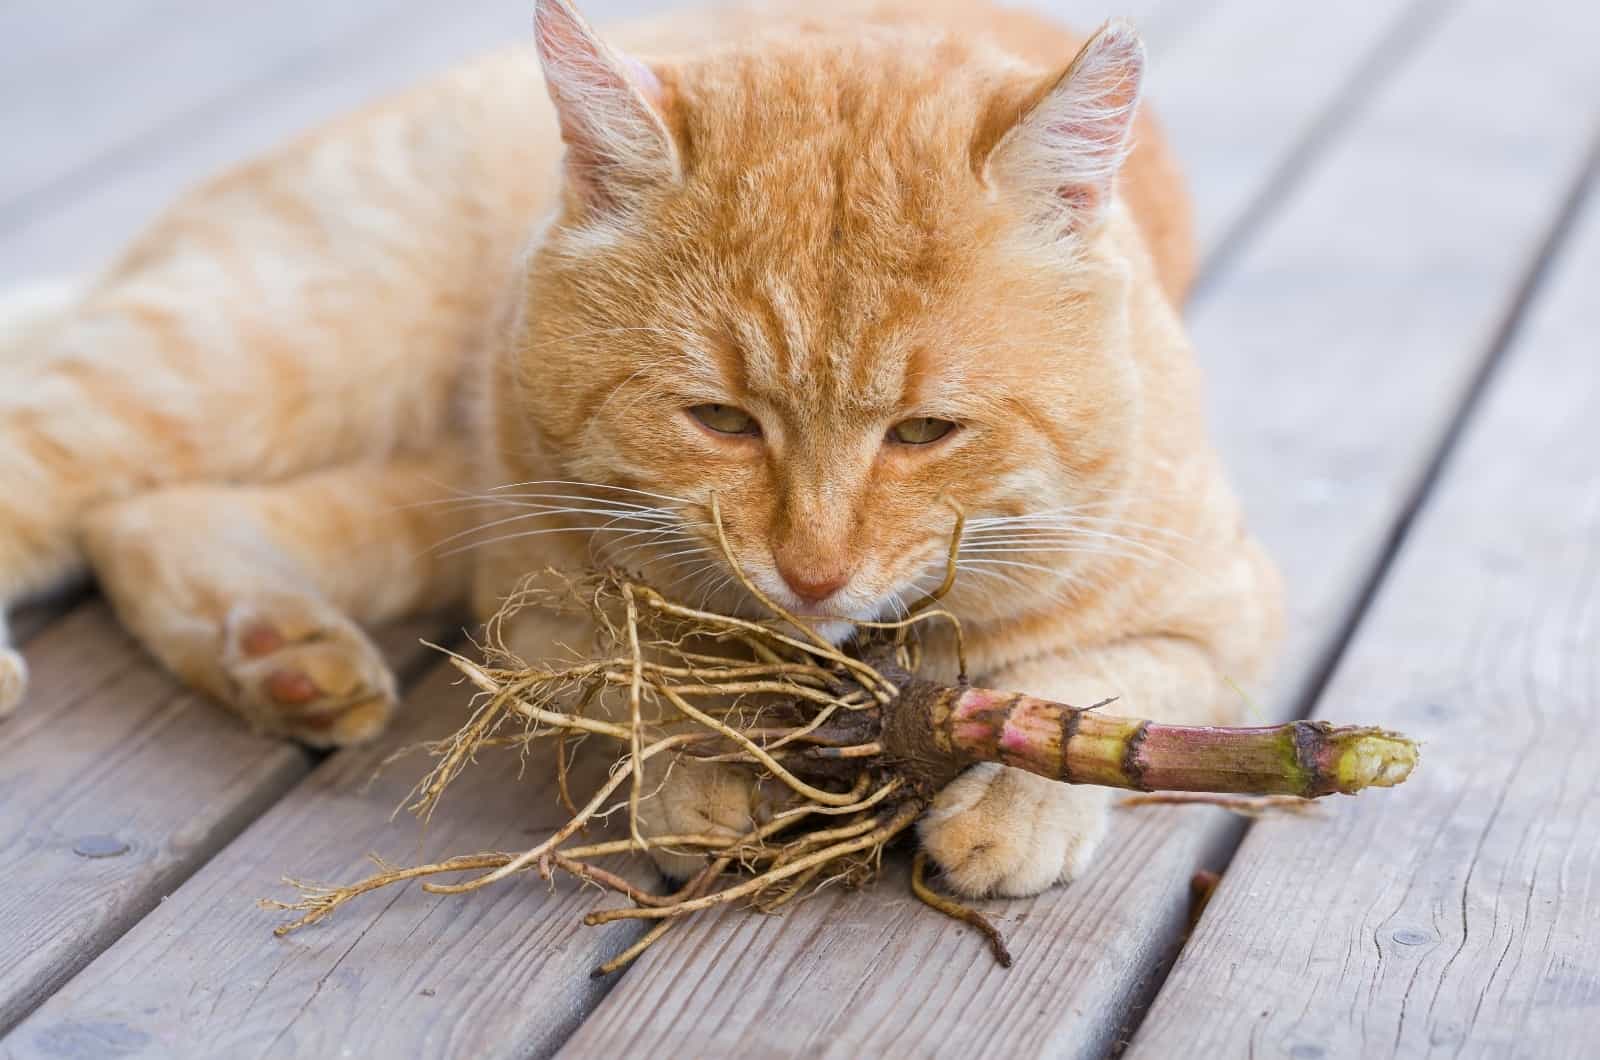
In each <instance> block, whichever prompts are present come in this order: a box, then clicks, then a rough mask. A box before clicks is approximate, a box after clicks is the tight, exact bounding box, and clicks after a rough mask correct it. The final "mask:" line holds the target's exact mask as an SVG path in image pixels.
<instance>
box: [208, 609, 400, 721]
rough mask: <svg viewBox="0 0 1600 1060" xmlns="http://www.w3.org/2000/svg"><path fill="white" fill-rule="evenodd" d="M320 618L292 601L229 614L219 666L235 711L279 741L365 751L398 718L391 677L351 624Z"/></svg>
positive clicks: (330, 616)
mask: <svg viewBox="0 0 1600 1060" xmlns="http://www.w3.org/2000/svg"><path fill="white" fill-rule="evenodd" d="M322 610H323V609H322V608H320V607H317V606H316V605H315V604H313V603H311V602H302V601H298V600H295V599H293V598H289V599H286V600H283V601H275V602H274V603H273V604H271V605H268V606H264V607H263V606H239V607H235V608H234V609H233V610H232V611H231V612H230V613H229V615H228V620H227V624H226V628H225V630H224V636H223V640H224V644H223V658H222V663H223V668H224V670H225V671H226V673H227V676H228V680H229V681H230V683H231V684H232V686H233V689H234V704H235V706H236V707H237V708H238V709H239V710H240V711H241V712H242V713H243V714H244V715H245V717H246V718H247V719H249V720H250V721H251V722H253V723H255V724H256V725H257V726H259V727H260V728H262V729H264V730H265V731H267V732H271V733H273V734H275V735H282V736H289V737H292V738H294V739H296V740H299V741H301V742H303V743H307V744H311V745H313V746H316V747H345V746H349V745H351V744H358V743H364V742H366V741H368V740H370V739H372V738H373V737H375V736H377V735H378V734H379V733H380V732H382V731H383V728H384V726H385V725H386V724H387V723H388V721H389V718H390V716H391V715H392V714H393V713H394V708H395V703H396V701H397V697H396V693H395V681H394V675H393V674H391V673H390V671H389V668H388V665H387V664H386V663H385V662H384V660H383V656H382V655H381V654H380V653H379V651H378V649H377V648H376V647H375V646H374V645H373V644H372V642H371V641H370V640H368V639H367V637H366V635H365V634H364V633H362V632H361V631H360V630H359V629H358V628H356V626H355V625H354V624H353V623H351V622H349V621H347V620H345V619H343V618H341V617H339V616H338V615H334V614H324V613H320V612H321V611H322Z"/></svg>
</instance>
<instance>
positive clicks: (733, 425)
mask: <svg viewBox="0 0 1600 1060" xmlns="http://www.w3.org/2000/svg"><path fill="white" fill-rule="evenodd" d="M689 415H691V416H693V417H694V418H695V419H697V420H699V421H700V422H701V423H702V424H704V425H705V426H706V427H709V428H710V429H711V430H713V431H716V432H717V433H718V434H742V435H748V436H752V437H753V436H755V435H758V434H760V433H761V425H760V424H758V423H756V418H755V417H754V416H752V415H750V414H749V413H748V412H746V411H745V410H744V409H741V408H735V407H734V406H732V405H695V406H694V407H693V408H691V409H690V410H689Z"/></svg>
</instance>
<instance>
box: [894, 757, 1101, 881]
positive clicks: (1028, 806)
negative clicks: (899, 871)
mask: <svg viewBox="0 0 1600 1060" xmlns="http://www.w3.org/2000/svg"><path fill="white" fill-rule="evenodd" d="M1109 805H1110V800H1109V798H1108V793H1107V792H1106V790H1105V789H1104V788H1094V787H1086V786H1081V785H1071V784H1060V783H1057V782H1055V781H1053V780H1046V779H1044V778H1043V777H1037V776H1034V775H1033V774H1032V773H1024V772H1022V771H1021V770H1017V769H1007V768H1005V767H1003V766H998V765H993V764H985V765H979V766H973V767H972V768H971V769H969V770H967V771H966V772H965V773H963V774H961V776H959V777H957V778H956V779H955V780H954V781H952V782H951V783H950V784H948V785H946V787H945V789H944V790H943V791H941V792H940V793H939V795H938V797H937V798H936V799H934V802H933V806H932V807H930V808H929V810H928V812H927V813H926V814H924V815H923V818H922V821H921V822H920V823H919V825H918V834H919V836H920V838H921V841H922V848H923V849H924V850H926V851H927V852H928V855H929V857H931V858H933V860H934V862H935V863H936V864H937V865H938V866H939V867H940V868H941V869H942V870H943V872H944V882H945V884H946V886H948V887H949V888H950V889H951V890H953V891H955V892H957V893H959V894H963V895H968V896H973V897H978V896H982V895H1005V896H1007V897H1025V896H1027V895H1032V894H1038V893H1039V892H1040V891H1043V890H1044V889H1045V888H1047V887H1050V886H1051V885H1053V884H1056V883H1069V882H1071V881H1072V880H1074V879H1076V878H1077V877H1078V876H1080V875H1082V873H1083V871H1084V870H1085V869H1086V868H1088V866H1089V861H1090V859H1091V858H1092V857H1093V855H1094V851H1095V848H1096V847H1098V846H1099V845H1100V841H1101V839H1103V838H1104V837H1105V832H1106V820H1107V811H1108V807H1109Z"/></svg>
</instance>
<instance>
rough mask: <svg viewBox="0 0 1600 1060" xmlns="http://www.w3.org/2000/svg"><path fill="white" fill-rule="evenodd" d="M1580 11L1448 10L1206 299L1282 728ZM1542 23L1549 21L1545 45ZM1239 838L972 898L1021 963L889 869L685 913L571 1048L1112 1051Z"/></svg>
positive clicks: (1459, 363) (1466, 346)
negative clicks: (1004, 958) (1264, 598)
mask: <svg viewBox="0 0 1600 1060" xmlns="http://www.w3.org/2000/svg"><path fill="white" fill-rule="evenodd" d="M1301 14H1302V15H1303V17H1305V18H1307V19H1311V18H1315V17H1317V15H1316V14H1314V13H1313V12H1312V11H1310V10H1305V9H1302V11H1301ZM1323 17H1328V18H1338V17H1347V16H1346V14H1345V13H1344V12H1342V11H1333V10H1327V11H1324V12H1323ZM1584 17H1585V16H1582V15H1580V14H1578V13H1577V12H1575V10H1574V9H1571V8H1569V7H1565V6H1564V5H1561V4H1559V3H1557V2H1556V0H1545V2H1543V3H1539V4H1535V5H1534V10H1529V9H1528V8H1527V7H1526V6H1524V7H1520V8H1519V9H1518V10H1517V11H1515V12H1511V11H1508V10H1505V9H1504V8H1503V7H1501V6H1500V5H1495V4H1492V3H1488V2H1483V3H1478V4H1475V5H1473V6H1471V7H1469V8H1467V9H1465V10H1463V11H1461V12H1460V13H1459V14H1458V15H1455V16H1453V17H1451V18H1449V19H1447V20H1445V21H1444V23H1443V24H1442V25H1440V27H1439V29H1438V31H1437V35H1436V36H1434V37H1432V38H1431V39H1429V40H1427V41H1426V42H1425V44H1424V46H1423V47H1422V50H1421V51H1420V52H1419V53H1418V55H1417V56H1416V58H1415V60H1414V62H1412V63H1411V64H1410V65H1409V66H1408V67H1407V68H1406V69H1405V70H1403V71H1401V72H1400V73H1399V74H1398V75H1397V76H1395V77H1393V78H1391V79H1389V80H1388V82H1387V83H1386V84H1385V85H1384V87H1383V88H1382V89H1381V90H1380V91H1379V92H1378V94H1377V95H1375V96H1374V98H1373V99H1372V101H1371V103H1370V105H1369V108H1368V109H1367V110H1365V111H1364V112H1363V113H1361V114H1360V115H1358V116H1356V117H1355V118H1354V119H1353V120H1352V121H1351V122H1350V123H1349V124H1348V125H1346V126H1345V128H1344V132H1343V135H1342V136H1341V138H1340V139H1339V141H1338V142H1337V143H1335V144H1333V145H1331V146H1330V148H1329V150H1328V154H1327V157H1326V159H1325V160H1324V162H1323V163H1322V165H1321V166H1320V168H1318V169H1317V170H1316V171H1314V172H1312V173H1310V174H1309V175H1308V179H1307V181H1306V183H1305V184H1304V185H1303V186H1301V187H1299V188H1298V189H1295V190H1294V191H1293V192H1292V193H1291V194H1290V196H1289V197H1288V198H1287V199H1286V200H1285V201H1284V204H1283V208H1282V211H1281V212H1280V213H1279V214H1278V215H1277V217H1276V220H1275V221H1274V222H1273V223H1272V224H1270V225H1269V226H1267V227H1266V228H1264V229H1263V230H1262V231H1261V233H1260V239H1259V242H1257V243H1255V244H1253V245H1252V246H1251V247H1249V248H1247V249H1246V251H1245V252H1244V253H1243V254H1242V255H1240V256H1239V257H1237V258H1235V259H1233V260H1232V261H1231V262H1230V265H1229V271H1228V274H1227V275H1225V276H1222V277H1218V278H1217V282H1216V283H1215V284H1214V285H1213V286H1212V288H1211V289H1210V293H1209V296H1208V297H1206V298H1205V299H1204V300H1203V301H1202V302H1201V303H1200V304H1199V305H1198V306H1197V311H1196V313H1195V314H1194V330H1195V334H1196V337H1197V342H1198V345H1199V347H1200V349H1202V350H1203V351H1205V352H1204V355H1203V356H1204V358H1205V360H1206V362H1207V364H1208V367H1209V369H1210V372H1211V375H1212V377H1213V390H1214V393H1215V399H1214V400H1215V404H1216V407H1217V408H1218V410H1219V412H1220V415H1219V416H1218V419H1217V422H1218V427H1219V433H1220V435H1221V437H1222V440H1223V443H1224V447H1225V448H1226V450H1227V452H1228V455H1229V457H1230V460H1231V463H1232V466H1233V467H1234V469H1235V473H1236V480H1237V481H1238V483H1239V485H1240V487H1241V490H1242V492H1243V493H1244V494H1245V496H1246V498H1247V501H1248V505H1249V507H1250V509H1251V512H1252V517H1253V521H1254V523H1255V525H1256V526H1257V527H1258V528H1259V529H1260V531H1261V532H1262V533H1263V535H1264V536H1265V537H1266V538H1267V539H1268V541H1269V542H1270V543H1271V545H1272V546H1273V547H1274V548H1275V550H1276V551H1277V553H1278V555H1279V557H1280V559H1281V560H1282V562H1283V564H1284V566H1285V568H1286V571H1287V574H1288V577H1289V580H1290V583H1291V591H1292V597H1293V600H1294V601H1295V606H1294V608H1293V611H1292V618H1293V636H1292V638H1291V644H1290V649H1289V655H1288V659H1287V661H1286V666H1285V673H1284V676H1283V678H1282V680H1281V681H1280V682H1279V683H1278V686H1277V689H1276V691H1275V692H1274V694H1273V695H1272V697H1271V698H1270V699H1269V700H1268V701H1267V703H1268V704H1269V712H1270V713H1271V714H1272V715H1274V716H1285V715H1287V714H1290V713H1293V712H1294V711H1296V710H1297V709H1299V707H1300V704H1301V703H1302V702H1303V699H1302V691H1303V690H1304V689H1307V688H1312V687H1314V686H1315V684H1316V682H1317V680H1318V677H1319V675H1320V673H1321V672H1322V669H1323V660H1324V659H1325V657H1326V656H1327V655H1328V654H1329V652H1330V651H1332V650H1333V649H1334V647H1335V646H1336V645H1337V644H1338V643H1339V641H1340V638H1341V635H1342V631H1343V630H1344V629H1345V627H1346V624H1347V617H1348V616H1349V615H1350V614H1351V612H1352V611H1353V609H1354V607H1355V605H1356V603H1357V602H1358V601H1359V599H1360V598H1361V596H1362V593H1363V590H1364V586H1365V584H1366V582H1367V581H1368V579H1369V578H1370V576H1371V574H1372V572H1373V571H1374V569H1375V567H1376V566H1377V565H1378V564H1380V563H1381V562H1382V558H1383V556H1384V553H1385V540H1386V537H1387V535H1388V534H1389V533H1391V531H1392V529H1393V527H1394V526H1395V525H1396V523H1397V521H1399V520H1401V519H1403V518H1404V517H1405V514H1406V512H1407V510H1408V505H1409V502H1410V498H1411V497H1412V496H1413V493H1414V487H1415V485H1416V483H1417V480H1418V479H1419V477H1420V476H1421V475H1422V474H1423V472H1424V469H1425V468H1426V467H1427V466H1428V464H1429V463H1430V460H1431V456H1432V453H1433V451H1434V450H1435V449H1436V447H1437V446H1438V444H1439V443H1440V440H1441V438H1443V437H1444V436H1445V434H1446V432H1447V428H1448V424H1449V422H1450V420H1451V417H1452V416H1453V414H1454V413H1455V411H1456V409H1457V406H1458V405H1459V403H1460V400H1461V398H1462V396H1463V394H1464V393H1465V392H1466V391H1467V389H1468V388H1469V387H1470V384H1471V380H1472V379H1473V377H1474V376H1475V374H1476V372H1477V370H1478V367H1479V365H1480V364H1481V363H1482V360H1483V358H1484V356H1485V355H1486V354H1487V353H1488V351H1489V349H1490V347H1492V345H1493V341H1494V337H1495V333H1496V329H1497V327H1498V325H1499V323H1500V320H1501V317H1502V315H1503V314H1504V312H1505V311H1506V305H1507V303H1508V301H1509V300H1511V299H1513V298H1514V294H1515V290H1516V288H1517V286H1518V284H1519V282H1520V280H1521V279H1522V277H1523V276H1524V274H1525V272H1526V270H1527V269H1528V267H1529V263H1530V261H1531V260H1532V259H1533V258H1535V257H1536V256H1537V254H1538V251H1539V248H1540V247H1541V245H1542V242H1543V237H1544V235H1545V229H1546V228H1547V226H1548V225H1549V224H1550V223H1551V220H1552V216H1553V215H1554V213H1555V212H1556V210H1557V203H1558V201H1559V200H1560V198H1561V196H1562V194H1563V192H1564V190H1565V188H1566V186H1567V184H1568V182H1569V181H1570V180H1571V179H1572V176H1573V174H1574V173H1575V172H1576V171H1577V169H1578V168H1579V165H1580V162H1581V158H1582V154H1583V151H1584V150H1585V139H1586V136H1587V130H1588V129H1589V128H1590V122H1589V121H1588V118H1587V115H1585V114H1583V112H1582V108H1583V106H1584V104H1585V103H1586V102H1587V101H1589V100H1592V99H1593V98H1595V90H1596V87H1600V86H1597V78H1600V70H1597V69H1596V67H1595V65H1594V64H1593V63H1592V61H1591V59H1590V56H1589V54H1588V49H1587V48H1586V47H1584V46H1583V45H1582V44H1581V43H1580V41H1581V40H1582V39H1583V35H1582V34H1581V33H1580V32H1577V30H1578V29H1580V28H1581V27H1580V25H1579V22H1580V21H1581V20H1582V19H1583V18H1584ZM1528 20H1532V21H1531V22H1530V21H1528ZM1529 24H1538V25H1541V26H1542V27H1544V28H1545V29H1546V30H1548V33H1541V35H1540V36H1539V39H1538V43H1537V44H1536V45H1535V44H1534V43H1533V42H1531V41H1530V40H1529V39H1528V37H1527V35H1526V34H1520V33H1519V30H1518V27H1519V26H1521V27H1525V26H1527V25H1529ZM1302 25H1303V27H1304V31H1305V32H1308V33H1311V34H1313V35H1314V34H1316V33H1317V32H1319V27H1317V26H1315V25H1312V24H1310V23H1303V24H1302ZM1519 42H1521V43H1520V44H1519ZM1491 66H1492V67H1493V68H1495V69H1496V70H1497V71H1499V76H1497V77H1496V78H1495V79H1493V80H1492V81H1487V80H1486V79H1485V78H1484V77H1483V75H1482V71H1483V70H1484V69H1487V68H1489V67H1491ZM1230 72H1231V71H1230ZM1235 76H1238V75H1237V74H1235ZM1508 84H1514V85H1516V86H1517V89H1518V90H1517V92H1516V93H1515V94H1508V93H1506V92H1505V91H1504V86H1505V85H1508ZM1213 120H1216V121H1231V120H1232V119H1231V115H1229V114H1226V113H1224V114H1220V115H1217V116H1216V117H1215V118H1214V119H1213ZM1195 135H1199V133H1196V134H1195ZM1197 177H1198V179H1199V182H1200V185H1201V188H1202V192H1203V189H1204V188H1205V186H1206V185H1205V181H1206V179H1208V174H1206V173H1200V174H1197ZM1375 381H1381V385H1375ZM1355 410H1359V414H1353V412H1354V411H1355ZM1235 827H1236V826H1235V825H1233V824H1232V823H1230V822H1227V821H1224V820H1219V819H1218V818H1217V817H1216V816H1214V815H1212V814H1211V812H1210V811H1198V812H1187V813H1186V812H1184V811H1181V810H1146V811H1139V812H1138V813H1137V814H1135V813H1132V812H1130V813H1128V814H1127V815H1126V816H1125V817H1123V818H1122V819H1120V820H1119V822H1118V826H1117V828H1116V829H1115V834H1114V836H1113V838H1112V840H1111V841H1110V842H1109V843H1108V847H1107V849H1106V850H1105V851H1104V852H1103V853H1102V854H1101V857H1100V859H1099V861H1098V862H1097V863H1096V865H1095V866H1094V868H1093V869H1092V870H1091V872H1090V873H1089V874H1088V876H1087V877H1086V878H1085V879H1084V880H1082V881H1080V882H1079V883H1077V884H1075V885H1074V886H1073V887H1071V888H1069V889H1066V890H1063V891H1056V892H1053V893H1050V894H1046V895H1044V896H1041V897H1039V898H1037V899H1034V900H1030V901H1022V902H1004V903H985V910H986V912H988V913H989V914H990V915H993V916H994V917H995V918H996V919H997V920H998V921H999V922H1000V923H1001V925H1002V926H1003V927H1004V928H1005V929H1006V930H1007V931H1008V933H1009V934H1010V936H1011V940H1012V945H1013V952H1014V954H1015V956H1016V958H1017V966H1016V967H1014V968H1012V969H1011V970H1010V971H1009V972H1007V971H1001V970H999V969H997V968H995V967H993V965H992V963H991V962H990V960H989V958H988V956H987V954H986V953H984V952H983V949H982V947H981V945H979V944H978V943H977V942H976V941H975V940H974V939H973V938H972V937H971V935H970V934H969V933H968V932H966V931H965V930H964V929H962V928H959V927H956V926H952V925H946V924H943V923H940V922H937V921H936V920H932V919H930V916H931V914H926V913H924V912H923V911H921V910H920V909H915V908H914V907H913V906H911V904H910V900H909V899H908V898H905V897H903V896H902V893H901V892H900V889H899V887H898V886H896V884H895V881H893V880H891V881H888V883H887V885H886V886H884V887H880V888H878V889H876V890H874V891H873V892H871V894H870V895H869V896H868V897H867V898H865V899H863V898H860V897H858V896H851V897H850V898H849V899H848V900H847V899H846V898H844V897H839V898H820V899H818V900H816V901H815V902H813V903H811V904H809V905H804V906H801V907H799V908H797V909H795V910H794V911H793V912H791V913H790V914H788V915H787V916H785V917H782V918H751V917H747V916H745V915H743V914H741V913H737V912H735V913H729V914H726V915H723V916H721V917H718V918H715V919H713V920H711V921H709V922H706V923H701V924H696V925H691V926H689V927H688V928H686V929H685V930H684V931H683V933H682V934H681V935H680V936H678V937H676V938H669V939H667V940H665V943H664V945H663V946H661V947H660V948H659V949H658V950H656V951H652V952H651V953H649V954H646V955H645V957H644V958H643V959H642V960H641V961H640V962H639V964H638V965H637V966H636V967H635V968H634V969H633V970H631V971H630V972H628V973H627V974H626V975H625V976H624V977H623V979H622V981H621V983H619V985H618V986H617V987H616V988H615V989H614V990H613V991H612V993H611V994H610V995H608V997H607V998H606V1000H605V1002H603V1003H602V1005H601V1007H600V1009H599V1010H597V1012H596V1014H595V1016H594V1017H593V1018H592V1019H591V1020H590V1021H588V1022H587V1023H586V1024H585V1025H584V1026H583V1028H581V1029H580V1031H579V1033H578V1034H577V1035H576V1036H574V1038H573V1039H572V1041H571V1042H569V1043H568V1050H569V1051H570V1053H571V1054H572V1055H575V1056H577V1055H597V1054H617V1053H620V1052H622V1051H624V1050H637V1051H643V1052H652V1051H656V1050H660V1049H664V1048H671V1049H673V1050H675V1051H680V1052H684V1053H687V1054H705V1053H710V1054H719V1055H727V1054H738V1053H742V1052H746V1051H749V1052H756V1053H760V1052H763V1051H767V1050H775V1051H778V1052H783V1053H807V1054H810V1053H833V1054H838V1055H848V1054H883V1055H971V1054H974V1053H994V1054H1012V1053H1014V1054H1019V1055H1035V1054H1039V1053H1049V1054H1050V1055H1102V1054H1103V1053H1105V1052H1106V1051H1107V1050H1108V1049H1110V1048H1112V1047H1113V1046H1114V1044H1115V1042H1116V1040H1117V1038H1118V1037H1119V1036H1120V1033H1121V1030H1122V1027H1123V1025H1124V1021H1125V1020H1126V1019H1128V1018H1129V1017H1130V1016H1131V1015H1132V1013H1131V1011H1130V1009H1131V1008H1132V1007H1134V1006H1136V1005H1137V1003H1138V1002H1139V1001H1140V1000H1141V998H1142V997H1143V996H1144V995H1145V994H1146V993H1147V991H1148V989H1149V986H1150V985H1152V984H1153V983H1154V982H1155V981H1156V979H1157V978H1158V977H1159V974H1160V969H1161V965H1162V963H1163V961H1164V960H1165V958H1166V957H1167V955H1168V954H1169V953H1170V952H1171V950H1172V948H1173V947H1174V945H1175V944H1176V941H1177V939H1178V937H1179V935H1180V933H1181V932H1182V930H1183V928H1184V926H1185V920H1186V915H1187V908H1188V882H1189V878H1190V876H1191V874H1192V873H1193V872H1194V870H1195V869H1196V868H1199V867H1201V866H1202V865H1204V864H1206V859H1207V857H1208V854H1209V852H1211V851H1212V850H1214V849H1215V848H1216V847H1217V846H1218V845H1219V844H1220V845H1226V843H1227V841H1228V839H1229V836H1230V834H1231V833H1232V832H1233V830H1234V829H1235ZM850 901H857V902H861V903H862V904H861V905H856V906H852V905H850V904H849V902H850ZM852 909H860V910H862V912H861V914H860V916H859V917H857V916H855V915H852V913H851V912H850V910H852ZM891 910H894V912H893V913H891V912H890V911H891ZM868 918H870V920H871V924H872V927H871V928H870V929H869V928H868V927H867V926H866V925H865V923H864V921H866V920H867V919H868ZM780 1013H781V1016H780V1015H779V1014H780ZM680 1014H681V1015H680Z"/></svg>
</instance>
